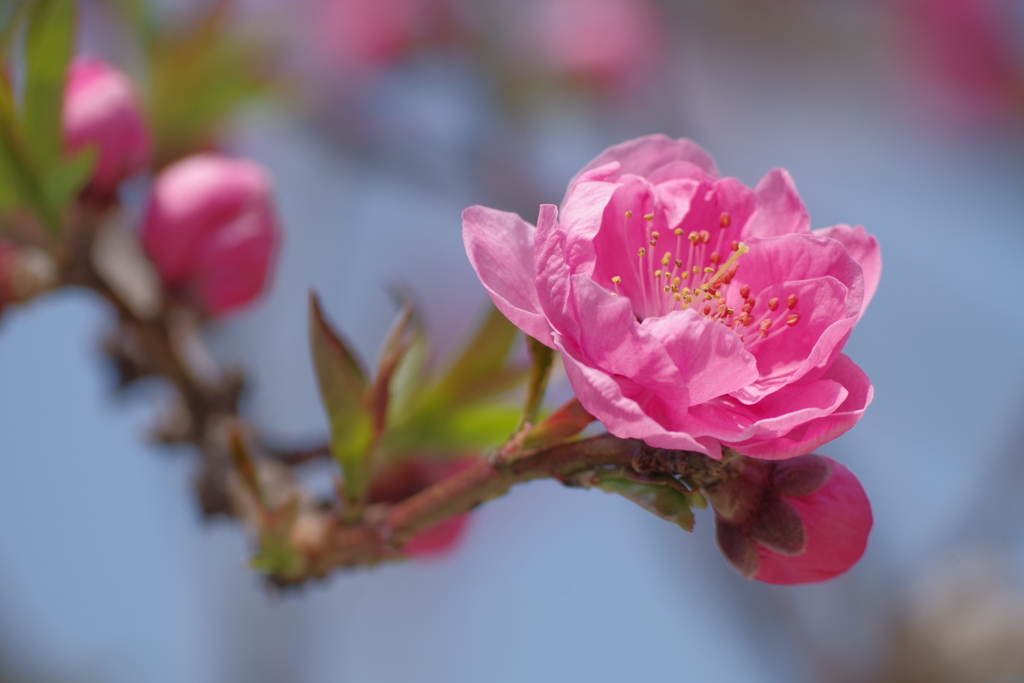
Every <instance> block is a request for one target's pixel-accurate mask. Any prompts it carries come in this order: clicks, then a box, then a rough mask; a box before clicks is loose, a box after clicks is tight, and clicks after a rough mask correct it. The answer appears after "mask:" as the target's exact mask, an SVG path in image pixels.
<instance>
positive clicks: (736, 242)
mask: <svg viewBox="0 0 1024 683" xmlns="http://www.w3.org/2000/svg"><path fill="white" fill-rule="evenodd" d="M729 248H730V249H732V250H733V251H739V250H740V243H739V240H733V241H732V244H730V245H729Z"/></svg>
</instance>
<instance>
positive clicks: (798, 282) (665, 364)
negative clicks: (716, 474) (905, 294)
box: [463, 135, 881, 460]
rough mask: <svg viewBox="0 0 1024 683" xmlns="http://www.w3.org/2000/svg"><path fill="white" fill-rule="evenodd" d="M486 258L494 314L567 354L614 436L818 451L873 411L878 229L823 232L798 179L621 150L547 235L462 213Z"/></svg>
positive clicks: (682, 444) (490, 215) (516, 222)
mask: <svg viewBox="0 0 1024 683" xmlns="http://www.w3.org/2000/svg"><path fill="white" fill-rule="evenodd" d="M463 237H464V240H465V245H466V251H467V252H468V254H469V260H470V262H471V263H472V265H473V267H474V268H475V269H476V272H477V275H478V276H479V277H480V279H481V281H482V282H483V284H484V286H485V287H486V289H487V290H488V292H489V293H490V295H491V298H492V299H493V301H494V303H495V305H496V306H497V307H498V308H499V309H500V310H501V311H502V312H503V313H504V314H505V315H506V316H507V317H508V318H509V320H511V321H512V322H513V323H515V324H516V325H517V326H519V327H520V328H521V329H522V330H524V331H525V332H526V333H527V334H529V335H531V336H533V337H535V338H536V339H538V340H539V341H541V342H543V343H544V344H547V345H549V346H551V347H553V348H556V349H558V350H559V351H561V352H562V360H563V363H564V365H565V370H566V373H567V374H568V376H569V380H570V382H571V383H572V386H573V389H574V390H575V392H576V396H577V398H578V399H579V401H580V403H582V405H583V407H584V408H586V409H587V410H588V411H589V412H590V413H591V414H593V415H594V416H595V417H596V418H597V419H599V420H600V421H601V422H602V423H604V426H605V428H606V429H608V431H609V432H611V433H612V434H615V435H616V436H620V437H632V438H639V439H643V440H644V441H646V442H647V443H648V444H650V445H652V446H656V447H660V448H671V449H682V450H688V451H697V452H700V453H704V454H707V455H710V456H711V457H714V458H719V457H721V453H722V450H721V447H722V444H724V445H727V446H729V447H731V448H733V449H735V450H736V451H738V452H739V453H742V454H744V455H749V456H753V457H757V458H763V459H769V460H774V459H783V458H791V457H794V456H799V455H803V454H805V453H808V452H810V451H812V450H813V449H815V448H817V447H818V446H819V445H821V444H823V443H825V442H827V441H830V440H831V439H834V438H835V437H837V436H839V435H840V434H842V433H843V432H845V431H846V430H848V429H849V428H850V427H852V426H853V425H854V424H855V423H856V422H857V421H858V420H859V419H860V417H861V416H862V415H863V413H864V410H865V408H867V405H868V403H870V401H871V397H872V392H873V390H872V387H871V383H870V381H869V380H868V378H867V376H866V375H865V374H864V372H863V371H861V369H860V368H858V367H857V366H856V365H855V364H854V363H853V361H851V360H850V359H849V358H848V357H846V356H845V355H843V354H842V353H841V351H842V348H843V345H844V344H845V343H846V340H847V338H848V337H849V335H850V332H851V331H852V330H853V327H854V325H855V324H856V323H857V321H858V320H859V319H860V317H861V314H862V313H863V311H864V308H865V307H866V306H867V304H868V301H870V299H871V297H872V295H873V294H874V291H875V288H876V287H877V285H878V279H879V276H880V273H881V255H880V252H879V249H878V244H877V242H876V241H875V238H874V237H872V236H870V235H868V234H867V233H866V232H865V231H864V229H863V228H861V227H857V228H851V227H849V226H836V227H832V228H826V229H824V230H818V231H815V232H811V230H810V219H809V217H808V214H807V210H806V209H805V208H804V205H803V202H802V201H801V200H800V197H799V195H798V194H797V192H796V188H795V187H794V185H793V181H792V180H791V179H790V177H789V174H788V173H786V171H784V170H782V169H775V170H773V171H771V172H769V173H768V175H767V176H765V178H764V179H763V180H762V181H761V182H760V183H759V184H758V186H757V187H756V188H755V189H753V190H751V189H748V188H747V187H744V186H743V185H742V184H741V183H740V182H739V181H737V180H735V179H733V178H721V179H719V178H718V173H717V171H716V169H715V165H714V163H713V162H712V160H711V158H710V157H709V156H708V155H707V153H705V152H704V150H702V149H701V148H700V147H698V146H697V145H696V144H694V143H692V142H690V141H689V140H671V139H669V138H667V137H665V136H662V135H654V136H649V137H645V138H639V139H636V140H632V141H630V142H626V143H623V144H620V145H616V146H614V147H611V148H609V149H608V150H606V151H605V152H604V153H602V154H601V155H599V156H598V157H597V158H596V159H595V160H593V161H592V162H590V164H588V165H587V166H586V167H585V168H584V169H583V170H582V171H581V172H580V173H579V174H578V175H577V176H576V177H575V178H574V179H573V180H572V181H571V182H570V184H569V190H568V193H567V195H566V197H565V199H564V201H563V203H562V207H561V210H559V209H558V208H557V207H555V206H552V205H543V206H541V209H540V217H539V219H538V225H537V227H536V228H534V226H532V225H530V224H528V223H526V222H525V221H523V220H522V219H521V218H520V217H519V216H517V215H515V214H511V213H505V212H502V211H496V210H494V209H489V208H485V207H482V206H474V207H470V208H469V209H466V211H465V212H464V213H463Z"/></svg>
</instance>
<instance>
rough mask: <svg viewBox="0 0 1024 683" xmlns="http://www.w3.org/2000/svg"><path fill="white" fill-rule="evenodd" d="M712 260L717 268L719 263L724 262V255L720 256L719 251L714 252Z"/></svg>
mask: <svg viewBox="0 0 1024 683" xmlns="http://www.w3.org/2000/svg"><path fill="white" fill-rule="evenodd" d="M710 260H711V262H712V263H714V264H715V265H716V266H717V265H718V264H719V263H721V262H722V255H721V254H719V253H718V252H717V251H713V252H711V259H710Z"/></svg>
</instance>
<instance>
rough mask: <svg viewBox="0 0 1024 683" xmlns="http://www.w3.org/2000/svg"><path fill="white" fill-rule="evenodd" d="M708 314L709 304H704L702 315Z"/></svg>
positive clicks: (709, 310)
mask: <svg viewBox="0 0 1024 683" xmlns="http://www.w3.org/2000/svg"><path fill="white" fill-rule="evenodd" d="M709 313H711V304H705V305H704V315H708V314H709Z"/></svg>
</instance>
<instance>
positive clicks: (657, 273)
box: [654, 270, 661, 278]
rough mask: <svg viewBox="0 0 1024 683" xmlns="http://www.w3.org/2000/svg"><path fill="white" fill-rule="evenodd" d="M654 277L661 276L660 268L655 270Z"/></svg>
mask: <svg viewBox="0 0 1024 683" xmlns="http://www.w3.org/2000/svg"><path fill="white" fill-rule="evenodd" d="M654 277H656V278H657V277H661V271H660V270H656V271H654Z"/></svg>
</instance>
